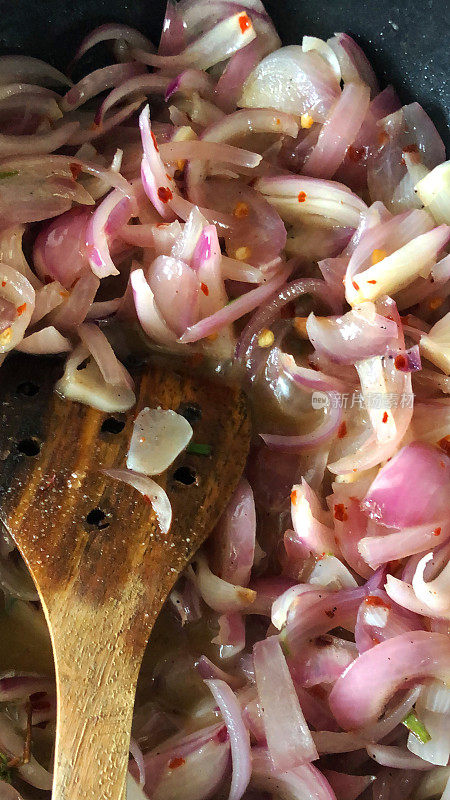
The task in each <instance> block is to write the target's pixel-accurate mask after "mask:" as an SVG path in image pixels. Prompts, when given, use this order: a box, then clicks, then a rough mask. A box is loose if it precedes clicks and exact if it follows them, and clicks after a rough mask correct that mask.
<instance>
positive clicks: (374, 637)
mask: <svg viewBox="0 0 450 800" xmlns="http://www.w3.org/2000/svg"><path fill="white" fill-rule="evenodd" d="M380 641H381V640H380V639H377V637H376V636H372V642H373V643H374V644H380Z"/></svg>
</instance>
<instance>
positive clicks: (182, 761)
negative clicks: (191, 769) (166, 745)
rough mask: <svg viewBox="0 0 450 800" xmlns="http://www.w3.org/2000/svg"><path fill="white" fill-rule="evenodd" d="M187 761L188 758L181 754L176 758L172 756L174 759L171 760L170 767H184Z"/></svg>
mask: <svg viewBox="0 0 450 800" xmlns="http://www.w3.org/2000/svg"><path fill="white" fill-rule="evenodd" d="M185 763H186V760H185V759H184V758H182V757H181V756H176V757H175V758H172V761H169V768H170V769H176V768H177V767H182V766H183V764H185Z"/></svg>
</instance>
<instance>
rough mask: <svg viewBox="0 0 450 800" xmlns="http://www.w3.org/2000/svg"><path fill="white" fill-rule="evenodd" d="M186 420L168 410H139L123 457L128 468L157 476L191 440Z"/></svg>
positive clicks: (190, 429)
mask: <svg viewBox="0 0 450 800" xmlns="http://www.w3.org/2000/svg"><path fill="white" fill-rule="evenodd" d="M192 435H193V430H192V427H191V426H190V424H189V422H188V421H187V419H185V418H184V417H182V416H181V414H177V413H176V412H175V411H172V409H170V408H169V409H168V410H167V411H165V410H164V409H163V408H148V407H147V408H143V409H142V411H140V412H139V414H138V415H137V417H136V419H135V421H134V425H133V434H132V436H131V442H130V448H129V450H128V455H127V467H128V469H132V470H135V472H141V473H143V474H144V475H160V474H161V472H165V470H166V469H167V468H168V467H170V465H171V464H172V463H173V462H174V461H175V459H176V458H177V456H179V455H180V453H181V452H182V451H183V450H184V449H185V447H187V445H188V444H189V442H190V441H191V439H192Z"/></svg>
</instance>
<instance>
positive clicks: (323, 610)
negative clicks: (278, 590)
mask: <svg viewBox="0 0 450 800" xmlns="http://www.w3.org/2000/svg"><path fill="white" fill-rule="evenodd" d="M364 595H365V589H364V587H358V588H357V589H341V590H340V591H338V592H328V591H327V590H326V589H322V590H320V591H319V592H318V591H317V590H315V591H314V594H312V593H309V592H305V593H304V594H302V595H299V596H298V597H297V598H296V599H295V601H294V603H292V605H291V607H290V609H289V611H288V615H287V621H286V628H285V630H284V634H283V635H284V638H285V640H286V643H287V646H288V647H289V649H290V650H292V651H293V652H295V651H297V650H298V649H299V648H300V647H301V645H302V642H303V641H304V640H305V639H308V638H311V637H313V636H320V635H322V634H323V633H328V631H330V630H332V629H333V628H336V627H338V626H340V627H343V628H347V629H350V630H353V628H354V625H355V620H356V614H357V611H358V608H359V605H360V603H361V600H362V599H363V598H364Z"/></svg>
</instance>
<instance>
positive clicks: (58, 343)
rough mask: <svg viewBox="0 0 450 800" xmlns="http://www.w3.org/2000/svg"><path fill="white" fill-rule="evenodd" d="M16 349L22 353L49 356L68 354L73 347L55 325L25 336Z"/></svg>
mask: <svg viewBox="0 0 450 800" xmlns="http://www.w3.org/2000/svg"><path fill="white" fill-rule="evenodd" d="M16 349H17V350H20V352H21V353H33V354H34V355H40V354H48V355H49V354H51V353H68V352H69V351H70V350H72V345H71V343H70V342H69V340H68V339H66V337H65V336H63V335H62V334H61V333H60V332H59V331H57V330H56V328H55V327H54V326H53V325H49V326H48V327H47V328H42V330H40V331H35V333H30V335H29V336H25V338H24V339H22V341H21V342H20V343H19V344H18V345H17V348H16Z"/></svg>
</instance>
